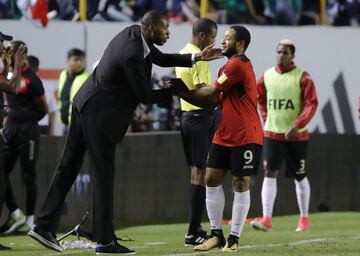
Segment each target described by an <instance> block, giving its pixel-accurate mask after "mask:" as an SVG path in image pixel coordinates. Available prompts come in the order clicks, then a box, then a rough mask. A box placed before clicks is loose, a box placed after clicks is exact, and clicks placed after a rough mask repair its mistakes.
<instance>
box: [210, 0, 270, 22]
mask: <svg viewBox="0 0 360 256" xmlns="http://www.w3.org/2000/svg"><path fill="white" fill-rule="evenodd" d="M214 2H215V4H216V7H217V9H218V10H220V13H222V15H220V17H219V20H218V23H222V24H235V23H247V24H265V22H266V20H265V18H264V17H262V16H260V15H259V14H258V13H257V12H256V9H255V7H254V4H253V0H216V1H214Z"/></svg>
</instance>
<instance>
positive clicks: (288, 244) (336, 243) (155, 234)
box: [0, 212, 360, 256]
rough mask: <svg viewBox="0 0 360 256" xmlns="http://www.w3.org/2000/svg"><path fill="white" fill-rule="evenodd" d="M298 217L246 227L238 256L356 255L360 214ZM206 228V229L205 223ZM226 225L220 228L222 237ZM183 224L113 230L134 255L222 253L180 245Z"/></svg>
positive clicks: (26, 251)
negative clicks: (303, 224)
mask: <svg viewBox="0 0 360 256" xmlns="http://www.w3.org/2000/svg"><path fill="white" fill-rule="evenodd" d="M297 218H298V217H297V216H295V215H291V216H282V217H275V218H274V219H273V231H271V232H262V231H255V230H253V229H252V228H251V227H250V225H246V226H245V228H244V231H243V233H242V236H241V238H240V248H239V252H238V253H235V254H234V255H242V256H255V255H266V256H275V255H276V256H279V255H286V256H292V255H294V256H295V255H296V256H302V255H303V256H313V255H315V256H322V255H324V256H325V255H326V256H329V255H331V256H333V255H339V256H340V255H341V256H345V255H359V256H360V212H330V213H318V214H312V215H311V229H310V230H309V231H306V232H300V233H296V232H295V228H296V225H297ZM204 228H205V229H207V230H209V226H208V224H206V223H205V224H204ZM229 228H230V226H229V225H224V233H225V236H227V235H228V232H229ZM186 229H187V224H184V223H182V224H164V225H148V226H136V227H130V228H126V229H121V230H119V231H117V235H118V236H119V237H121V236H124V235H127V236H129V237H130V238H132V239H134V240H135V241H131V242H122V244H123V245H125V246H127V247H129V248H131V249H134V250H136V251H137V255H171V256H185V255H202V254H206V255H224V254H229V253H222V252H221V251H220V250H218V249H213V250H211V251H209V252H207V253H202V252H201V253H200V252H195V251H193V250H192V248H191V247H185V246H184V234H185V232H186ZM0 243H2V244H4V245H8V246H9V245H10V246H11V247H12V248H13V250H12V251H1V252H0V256H1V255H9V256H10V255H19V256H20V255H24V256H27V255H28V256H42V255H47V256H55V255H95V253H94V250H65V251H64V252H62V253H57V252H55V251H51V250H48V249H46V248H44V247H42V246H41V245H39V244H38V243H36V242H35V241H34V240H32V239H31V238H30V237H27V236H8V237H0Z"/></svg>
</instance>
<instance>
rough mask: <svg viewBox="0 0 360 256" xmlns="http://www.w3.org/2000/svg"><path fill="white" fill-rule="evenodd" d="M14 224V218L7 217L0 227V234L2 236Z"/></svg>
mask: <svg viewBox="0 0 360 256" xmlns="http://www.w3.org/2000/svg"><path fill="white" fill-rule="evenodd" d="M14 222H15V221H14V218H13V217H12V216H11V215H8V218H7V219H6V221H5V223H4V224H3V225H2V226H1V227H0V234H3V233H4V232H5V231H6V230H8V229H9V228H10V227H11V226H12V224H14Z"/></svg>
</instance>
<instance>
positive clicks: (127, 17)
mask: <svg viewBox="0 0 360 256" xmlns="http://www.w3.org/2000/svg"><path fill="white" fill-rule="evenodd" d="M97 2H98V7H97V11H98V13H97V15H95V16H94V18H92V19H93V20H101V19H103V20H107V21H128V22H129V21H133V20H134V13H133V10H132V7H131V6H130V3H129V2H128V1H122V0H100V1H97Z"/></svg>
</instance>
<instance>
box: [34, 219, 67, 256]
mask: <svg viewBox="0 0 360 256" xmlns="http://www.w3.org/2000/svg"><path fill="white" fill-rule="evenodd" d="M28 235H29V236H30V237H31V238H33V239H35V240H36V241H38V242H39V243H40V244H42V245H43V246H45V247H46V248H49V249H51V250H54V251H58V252H62V251H63V250H64V248H62V247H61V246H60V244H59V242H58V241H57V240H56V236H55V234H54V233H51V232H48V231H45V230H41V229H40V228H39V227H37V226H36V225H33V226H32V228H31V230H30V231H29V233H28Z"/></svg>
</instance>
